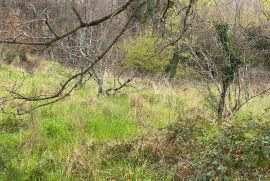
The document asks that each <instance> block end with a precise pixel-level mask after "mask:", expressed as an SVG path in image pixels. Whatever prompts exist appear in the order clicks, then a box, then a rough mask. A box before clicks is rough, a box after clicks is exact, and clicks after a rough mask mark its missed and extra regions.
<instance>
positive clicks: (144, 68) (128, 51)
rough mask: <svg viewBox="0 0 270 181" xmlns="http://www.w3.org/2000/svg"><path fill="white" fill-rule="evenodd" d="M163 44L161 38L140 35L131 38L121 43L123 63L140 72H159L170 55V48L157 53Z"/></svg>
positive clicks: (167, 61)
mask: <svg viewBox="0 0 270 181" xmlns="http://www.w3.org/2000/svg"><path fill="white" fill-rule="evenodd" d="M163 46H164V45H162V43H161V40H157V38H154V37H150V36H143V35H140V36H137V37H134V38H131V39H129V40H127V41H126V42H124V44H123V49H124V51H125V59H124V64H125V66H127V67H133V68H134V69H136V70H138V71H141V72H147V73H152V74H154V73H160V72H162V71H164V69H165V66H166V65H167V64H168V63H169V61H170V59H171V56H172V53H171V49H170V48H167V49H164V50H163V51H162V52H160V53H159V50H160V48H161V47H163Z"/></svg>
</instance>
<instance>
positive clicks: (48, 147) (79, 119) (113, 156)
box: [0, 62, 270, 181]
mask: <svg viewBox="0 0 270 181" xmlns="http://www.w3.org/2000/svg"><path fill="white" fill-rule="evenodd" d="M44 64H46V66H48V67H50V66H52V64H51V63H50V62H46V63H44ZM42 66H44V65H42ZM60 69H62V68H61V66H59V65H55V66H52V68H46V69H45V70H46V71H44V70H42V71H41V70H39V71H36V72H34V73H33V75H30V74H27V73H24V74H25V75H27V76H30V78H29V79H26V80H25V84H24V87H23V88H22V89H21V91H22V92H23V93H26V94H27V93H35V92H38V91H39V90H42V91H43V92H49V91H51V88H53V87H54V86H57V85H58V83H59V82H60V81H61V80H63V77H62V76H59V75H58V74H57V72H58V71H59V70H60ZM25 75H23V74H22V72H20V71H18V70H17V69H16V68H14V67H8V66H5V65H4V66H2V67H1V70H0V81H1V86H3V85H12V84H13V83H14V81H19V80H23V79H24V76H25ZM48 85H49V86H48ZM139 86H142V87H143V86H144V84H143V83H141V84H140V85H138V87H139ZM157 87H158V88H151V87H148V88H147V89H145V90H143V91H137V92H134V91H127V94H125V95H115V96H110V97H107V96H101V97H97V96H96V95H95V94H96V92H95V89H96V87H95V83H94V82H91V81H90V82H88V83H87V84H86V85H85V87H83V88H81V89H79V90H76V91H75V92H74V93H73V94H72V95H71V96H69V97H67V98H66V99H64V100H63V101H60V102H58V103H56V104H54V105H50V106H47V107H43V108H41V109H39V110H37V111H35V112H34V113H32V114H30V115H24V116H21V117H19V116H11V115H5V114H1V115H0V180H63V181H64V180H125V181H127V180H132V181H133V180H173V178H178V177H176V175H177V173H180V172H179V170H178V169H179V168H178V166H177V165H178V164H180V162H179V163H178V162H176V160H179V159H180V157H181V159H183V160H182V162H183V164H187V165H188V163H190V164H191V163H193V162H195V161H196V164H195V165H196V166H197V167H196V169H197V170H196V169H195V166H193V167H192V169H191V167H190V165H189V166H186V167H187V169H189V170H186V171H185V170H181V173H182V172H183V176H184V175H189V176H187V177H186V179H187V178H190V179H191V180H192V179H194V178H199V177H196V175H200V174H199V173H198V170H200V169H201V171H203V170H205V171H208V172H209V168H208V167H207V169H206V166H205V165H204V164H206V163H204V164H202V163H201V162H200V164H199V162H198V160H200V158H202V157H200V154H201V153H203V152H205V154H209V152H207V150H208V149H209V148H211V150H213V149H212V148H213V147H212V145H214V143H217V141H218V140H216V139H217V138H219V137H221V138H222V139H225V141H224V140H223V141H224V142H226V141H228V140H226V138H224V137H222V135H226V134H229V133H227V132H226V131H228V130H227V129H228V128H227V126H226V125H225V128H224V129H225V131H223V125H218V124H216V123H214V118H213V117H211V113H210V112H209V110H207V109H205V108H203V107H202V106H201V103H202V98H201V97H200V96H199V94H198V93H197V92H196V91H195V89H193V88H191V87H187V88H184V89H183V88H182V87H179V88H174V89H172V88H167V87H165V86H163V85H158V86H157ZM186 89H187V90H186ZM5 94H6V93H4V92H3V91H2V92H0V95H1V96H3V95H5ZM269 102H270V96H269V95H265V96H264V97H263V98H258V99H255V100H254V101H252V102H251V103H249V104H248V105H247V106H245V107H244V109H243V110H242V111H241V112H239V114H238V115H237V117H236V119H235V120H234V121H233V123H232V124H235V125H237V124H239V125H242V127H240V128H239V129H240V130H241V129H246V130H247V134H246V137H244V138H242V137H241V139H240V136H239V135H238V132H237V131H239V130H237V131H235V132H234V134H236V133H237V134H236V135H238V137H239V140H237V141H238V143H239V144H240V143H241V144H242V143H243V144H244V143H245V142H246V141H248V140H249V141H248V142H253V141H254V140H255V138H256V139H257V138H259V136H258V135H260V136H262V134H258V133H259V132H260V131H258V132H254V131H253V130H252V129H249V128H250V127H243V125H245V124H246V122H245V121H243V120H250V121H251V120H255V122H258V123H260V124H262V127H263V128H262V129H265V130H266V129H268V128H269V127H268V126H269V117H270V114H269V112H267V111H264V110H263V108H265V107H267V106H269ZM8 106H12V105H8ZM254 117H255V118H254ZM252 124H253V123H252ZM254 124H255V123H254ZM250 125H251V124H250ZM250 125H248V126H250ZM164 130H165V131H164ZM166 130H167V131H166ZM258 130H261V129H259V128H258ZM169 137H170V139H172V140H175V145H174V144H173V142H171V141H170V142H169V141H168V139H169ZM238 137H237V138H238ZM250 140H252V141H250ZM237 141H236V143H237ZM241 144H240V145H241ZM256 144H258V143H257V142H256ZM203 145H208V146H207V147H203ZM196 146H197V147H196ZM232 147H233V146H232ZM243 147H244V146H243ZM215 148H216V147H215ZM233 148H234V147H233ZM256 148H257V147H256ZM237 149H238V148H237ZM241 149H242V148H241ZM196 150H197V151H199V152H196ZM193 152H194V155H193V156H194V157H192V159H191V160H189V158H187V157H188V155H190V154H193ZM256 153H257V152H256ZM254 154H255V153H254ZM244 156H245V155H244ZM176 157H177V159H175V158H176ZM181 159H180V160H181ZM196 159H197V160H196ZM187 160H189V161H187ZM219 161H220V160H219ZM187 162H188V163H187ZM223 163H225V161H223ZM199 166H201V167H199ZM182 167H183V168H184V166H182ZM182 167H181V168H182ZM236 168H237V167H236ZM236 168H235V169H236ZM236 170H237V169H236ZM189 172H190V173H189ZM211 173H212V172H211ZM218 173H219V172H218V171H215V174H218ZM237 173H238V172H235V174H236V175H237ZM190 174H191V175H192V174H193V177H191V176H190ZM219 176H220V175H219ZM216 178H221V177H218V176H217V177H216ZM234 178H238V176H235V177H234ZM250 178H251V177H250Z"/></svg>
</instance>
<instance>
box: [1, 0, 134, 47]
mask: <svg viewBox="0 0 270 181" xmlns="http://www.w3.org/2000/svg"><path fill="white" fill-rule="evenodd" d="M133 1H134V0H129V1H128V2H126V3H125V4H124V5H122V6H121V7H120V8H119V9H118V10H116V11H114V12H113V13H110V14H108V15H106V16H104V17H102V18H100V19H97V20H94V21H91V22H89V23H83V24H80V25H78V26H77V27H75V28H73V29H71V30H69V31H67V32H66V33H64V34H62V35H60V36H58V37H55V38H53V39H51V40H50V41H48V42H24V41H17V40H16V39H14V40H0V43H8V44H18V45H33V46H42V45H47V46H48V45H51V44H53V43H55V42H57V41H59V40H61V39H64V38H66V37H68V36H70V35H72V34H74V33H75V32H77V31H78V30H80V29H82V28H86V27H91V26H97V25H99V24H100V23H102V22H104V21H106V20H108V19H110V18H112V17H114V16H116V15H118V14H120V13H122V12H123V11H124V10H125V9H127V7H128V6H129V5H130V4H131V3H132V2H133Z"/></svg>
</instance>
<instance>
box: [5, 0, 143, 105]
mask: <svg viewBox="0 0 270 181" xmlns="http://www.w3.org/2000/svg"><path fill="white" fill-rule="evenodd" d="M144 5H145V2H143V3H142V4H141V5H140V6H139V7H138V8H137V9H136V10H135V11H134V13H133V15H132V16H131V17H130V18H129V20H128V21H127V22H126V24H125V26H124V27H123V29H122V30H121V31H120V32H119V34H118V35H117V36H116V37H115V39H114V40H113V41H112V43H111V44H110V45H109V46H108V47H107V49H105V50H104V51H103V53H102V54H100V55H99V56H98V57H97V58H96V60H94V61H93V62H92V64H91V65H89V66H88V67H87V68H86V69H85V70H83V71H81V72H79V73H77V74H75V75H73V76H71V77H70V78H69V79H68V80H67V81H65V83H64V84H62V85H61V87H60V89H59V90H58V91H57V92H56V93H55V94H53V95H48V96H43V97H41V96H36V97H27V96H24V95H22V94H19V93H17V92H15V91H10V93H12V94H14V95H15V96H17V97H16V98H17V99H21V100H26V101H30V102H33V101H43V100H49V99H55V98H57V97H59V96H61V95H62V93H63V92H64V91H65V89H66V88H67V86H68V85H69V84H70V82H71V81H72V80H75V79H77V78H78V77H80V76H83V75H85V74H87V73H88V72H89V71H90V70H91V69H92V68H93V67H94V66H95V65H96V64H97V63H98V62H99V61H100V60H101V59H102V58H103V57H104V56H105V55H106V54H107V53H108V51H109V50H110V49H111V48H112V47H113V46H114V44H115V43H116V42H117V41H118V40H119V39H120V37H121V36H122V35H123V34H124V32H125V31H126V29H127V28H128V26H129V24H130V23H131V21H132V19H133V18H134V16H135V14H136V13H137V12H138V10H139V9H140V8H141V7H142V6H144Z"/></svg>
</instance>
